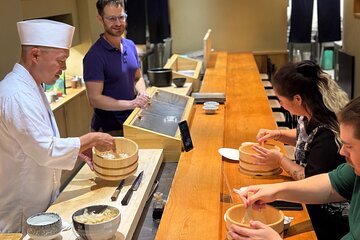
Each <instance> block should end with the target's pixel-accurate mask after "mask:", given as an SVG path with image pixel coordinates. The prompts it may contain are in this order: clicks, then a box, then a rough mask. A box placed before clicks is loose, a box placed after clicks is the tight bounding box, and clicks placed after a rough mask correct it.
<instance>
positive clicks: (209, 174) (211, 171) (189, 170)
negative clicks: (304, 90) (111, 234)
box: [156, 52, 316, 239]
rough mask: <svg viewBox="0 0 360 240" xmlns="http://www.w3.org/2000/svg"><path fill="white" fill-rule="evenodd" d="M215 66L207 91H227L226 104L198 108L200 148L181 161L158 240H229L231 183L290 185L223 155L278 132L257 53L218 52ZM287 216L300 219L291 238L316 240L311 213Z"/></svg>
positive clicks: (195, 120) (196, 130) (205, 83)
mask: <svg viewBox="0 0 360 240" xmlns="http://www.w3.org/2000/svg"><path fill="white" fill-rule="evenodd" d="M209 61H210V62H209V66H211V67H210V68H207V69H206V72H205V78H204V80H203V85H202V88H201V92H225V93H226V102H225V105H220V108H219V110H218V111H217V113H216V114H214V115H205V114H204V112H203V110H202V109H201V107H202V105H197V106H196V112H195V115H194V118H193V122H192V125H191V135H192V139H193V142H194V147H195V148H194V149H193V150H192V151H190V152H187V153H182V154H181V156H180V160H179V164H178V167H177V171H176V173H175V176H174V180H173V184H172V187H171V189H170V194H169V198H168V202H167V204H166V208H165V212H164V214H163V216H162V219H161V222H160V225H159V229H158V232H157V235H156V239H225V238H226V229H225V222H224V220H223V216H224V213H225V211H226V210H227V209H228V208H229V207H230V206H231V205H232V203H231V202H230V201H229V188H228V187H227V186H226V183H225V179H227V181H228V183H229V185H230V189H232V188H240V187H243V186H248V185H252V184H258V183H273V182H281V181H288V180H290V178H289V177H288V176H287V175H286V174H285V173H282V174H281V175H279V176H272V177H270V178H262V177H252V176H247V175H244V174H242V173H241V172H240V170H239V164H238V163H237V162H228V161H226V160H223V159H222V158H221V156H220V155H219V154H218V152H217V151H218V149H219V148H221V147H232V148H238V147H239V146H240V144H241V143H242V142H245V141H255V136H256V133H257V131H258V130H259V128H275V127H276V123H275V121H274V119H273V117H272V113H271V109H270V106H269V103H268V102H267V97H266V94H265V90H264V88H263V87H262V85H261V82H260V81H261V80H260V76H259V72H258V69H257V66H256V63H255V60H254V57H253V55H252V54H250V53H236V54H231V53H226V52H218V53H212V54H211V56H210V60H209ZM278 145H279V146H280V147H281V149H282V151H284V149H283V146H282V145H281V144H278ZM284 213H285V215H287V216H293V217H295V219H294V220H293V222H292V224H291V226H290V229H289V230H288V231H287V233H286V235H285V237H286V238H287V239H288V238H289V239H316V235H315V233H314V231H313V229H312V226H311V223H310V220H309V216H308V214H307V211H306V209H305V210H303V211H284Z"/></svg>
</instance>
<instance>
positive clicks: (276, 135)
mask: <svg viewBox="0 0 360 240" xmlns="http://www.w3.org/2000/svg"><path fill="white" fill-rule="evenodd" d="M280 137H281V131H280V130H278V129H277V130H269V129H260V130H259V132H258V133H257V135H256V140H257V141H258V142H265V141H267V140H269V139H273V140H279V139H280Z"/></svg>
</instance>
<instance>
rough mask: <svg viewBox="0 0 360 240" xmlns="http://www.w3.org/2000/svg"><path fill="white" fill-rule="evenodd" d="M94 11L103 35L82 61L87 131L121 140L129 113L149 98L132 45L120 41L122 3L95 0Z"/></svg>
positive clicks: (109, 0)
mask: <svg viewBox="0 0 360 240" xmlns="http://www.w3.org/2000/svg"><path fill="white" fill-rule="evenodd" d="M96 7H97V10H98V14H99V15H98V16H97V18H98V20H99V21H100V22H101V23H102V24H103V26H104V33H103V34H101V35H100V37H99V39H98V40H97V41H96V42H95V43H94V45H93V46H92V47H91V48H90V50H89V51H88V52H87V54H86V55H85V57H84V60H83V65H84V80H85V84H86V89H87V94H88V98H89V102H90V105H91V106H92V107H93V108H94V115H93V119H92V122H91V127H92V129H93V130H95V131H102V132H107V133H110V134H111V135H113V136H122V135H123V133H122V125H123V123H124V121H125V120H126V118H127V117H128V116H129V115H130V113H131V110H132V109H134V108H136V107H143V106H144V105H146V104H147V103H148V102H149V101H150V98H149V96H148V95H147V94H146V86H145V82H144V79H143V77H142V73H141V69H140V64H139V61H138V55H137V51H136V47H135V44H134V43H133V42H132V41H131V40H128V39H125V38H123V37H122V35H123V33H124V31H125V27H126V17H127V15H126V13H125V10H124V4H123V1H122V0H98V1H97V3H96ZM135 91H136V92H137V93H138V94H137V96H136V95H135Z"/></svg>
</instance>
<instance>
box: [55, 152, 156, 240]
mask: <svg viewBox="0 0 360 240" xmlns="http://www.w3.org/2000/svg"><path fill="white" fill-rule="evenodd" d="M162 160H163V150H162V149H140V150H139V162H138V163H139V166H138V169H137V172H136V174H134V176H130V177H128V178H127V179H126V181H125V185H124V187H123V189H122V190H121V192H120V194H119V197H118V199H117V201H115V202H112V201H111V200H110V197H111V196H112V194H113V193H114V191H115V188H116V187H117V186H118V184H119V181H116V182H108V181H103V180H101V179H99V178H98V177H96V175H95V174H94V172H92V171H91V170H90V169H89V167H88V166H84V167H83V168H82V169H81V170H80V172H79V173H78V174H77V175H76V177H75V178H74V179H73V180H72V181H71V182H70V184H69V185H68V186H67V187H66V188H65V189H64V191H63V192H62V193H61V194H60V196H59V198H58V199H57V200H56V201H55V203H54V204H53V205H52V206H51V207H50V208H49V209H48V212H56V213H58V214H59V215H60V216H61V218H62V219H63V221H66V222H68V223H70V224H72V220H71V216H72V214H73V213H74V212H75V211H76V210H78V209H80V208H83V207H86V206H90V205H97V204H109V205H111V206H115V207H117V208H119V210H120V212H121V222H120V226H119V228H118V232H117V234H116V239H117V240H122V239H131V237H132V235H133V234H134V231H135V228H136V226H137V223H138V221H139V219H140V216H141V213H142V210H143V208H144V206H145V203H146V201H147V199H148V196H149V194H150V192H151V189H152V186H153V183H154V181H155V177H156V175H157V173H158V171H159V168H160V165H161V162H162ZM142 170H144V176H143V179H142V182H141V184H140V186H139V189H138V190H137V191H135V192H134V193H133V196H132V198H131V199H130V202H129V204H128V205H127V206H122V205H121V199H122V198H123V197H124V196H125V194H126V192H127V190H128V189H129V188H130V187H131V184H132V182H133V181H134V179H135V176H137V175H138V174H139V173H140V172H141V171H142ZM61 235H62V239H64V240H73V239H76V236H75V235H74V233H73V231H72V230H68V231H63V232H62V233H61Z"/></svg>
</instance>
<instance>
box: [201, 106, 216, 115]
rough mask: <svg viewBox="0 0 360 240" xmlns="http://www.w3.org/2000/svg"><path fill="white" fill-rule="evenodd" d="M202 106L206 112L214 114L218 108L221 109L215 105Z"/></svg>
mask: <svg viewBox="0 0 360 240" xmlns="http://www.w3.org/2000/svg"><path fill="white" fill-rule="evenodd" d="M202 108H203V109H204V111H205V113H206V114H214V113H215V112H216V110H218V109H219V107H217V106H214V105H204V106H203V107H202Z"/></svg>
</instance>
